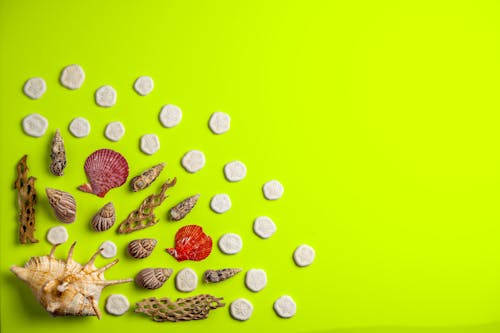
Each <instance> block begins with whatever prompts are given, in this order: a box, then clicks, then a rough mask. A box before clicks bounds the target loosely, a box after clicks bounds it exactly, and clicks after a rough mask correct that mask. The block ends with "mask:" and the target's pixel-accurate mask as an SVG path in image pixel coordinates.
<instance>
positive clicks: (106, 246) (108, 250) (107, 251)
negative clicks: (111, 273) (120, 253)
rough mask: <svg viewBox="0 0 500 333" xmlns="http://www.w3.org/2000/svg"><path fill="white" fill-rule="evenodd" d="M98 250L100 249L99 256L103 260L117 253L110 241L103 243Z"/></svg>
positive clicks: (114, 245)
mask: <svg viewBox="0 0 500 333" xmlns="http://www.w3.org/2000/svg"><path fill="white" fill-rule="evenodd" d="M99 248H100V249H102V251H101V256H103V257H104V258H108V259H109V258H113V257H115V256H116V251H117V248H116V244H115V243H113V242H112V241H105V242H103V243H102V244H101V246H99Z"/></svg>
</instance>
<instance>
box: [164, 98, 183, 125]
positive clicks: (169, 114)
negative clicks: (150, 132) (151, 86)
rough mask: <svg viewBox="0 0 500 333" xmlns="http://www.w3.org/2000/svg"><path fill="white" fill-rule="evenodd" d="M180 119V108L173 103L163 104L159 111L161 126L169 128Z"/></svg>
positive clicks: (177, 123)
mask: <svg viewBox="0 0 500 333" xmlns="http://www.w3.org/2000/svg"><path fill="white" fill-rule="evenodd" d="M181 120H182V111H181V109H180V108H179V107H178V106H176V105H173V104H167V105H164V106H163V107H162V108H161V111H160V123H161V124H162V125H163V127H167V128H171V127H175V126H177V125H179V123H180V122H181Z"/></svg>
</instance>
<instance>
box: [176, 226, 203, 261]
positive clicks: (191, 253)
mask: <svg viewBox="0 0 500 333" xmlns="http://www.w3.org/2000/svg"><path fill="white" fill-rule="evenodd" d="M166 251H167V252H168V253H169V254H170V255H172V256H173V257H174V258H175V259H177V261H184V260H194V261H200V260H203V259H205V258H206V257H208V255H209V254H210V252H212V238H210V236H208V235H207V234H205V233H204V232H203V229H202V228H201V227H200V226H198V225H186V226H184V227H182V228H180V229H179V230H178V231H177V233H176V234H175V248H169V249H166Z"/></svg>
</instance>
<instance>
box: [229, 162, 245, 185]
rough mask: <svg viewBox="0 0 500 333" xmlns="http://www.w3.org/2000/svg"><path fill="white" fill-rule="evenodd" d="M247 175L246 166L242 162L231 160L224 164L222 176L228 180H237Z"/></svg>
mask: <svg viewBox="0 0 500 333" xmlns="http://www.w3.org/2000/svg"><path fill="white" fill-rule="evenodd" d="M246 175H247V167H246V166H245V164H243V162H240V161H233V162H229V163H227V164H226V165H225V166H224V176H226V179H227V180H229V181H230V182H239V181H240V180H242V179H243V178H245V176H246Z"/></svg>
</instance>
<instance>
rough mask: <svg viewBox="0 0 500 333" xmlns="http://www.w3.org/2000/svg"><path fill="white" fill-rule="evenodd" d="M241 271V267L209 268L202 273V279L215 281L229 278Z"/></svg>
mask: <svg viewBox="0 0 500 333" xmlns="http://www.w3.org/2000/svg"><path fill="white" fill-rule="evenodd" d="M239 272H241V268H223V269H217V270H214V269H209V270H206V271H205V273H204V274H203V281H205V282H206V283H217V282H222V281H224V280H227V279H229V278H230V277H233V276H235V275H236V274H238V273H239Z"/></svg>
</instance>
